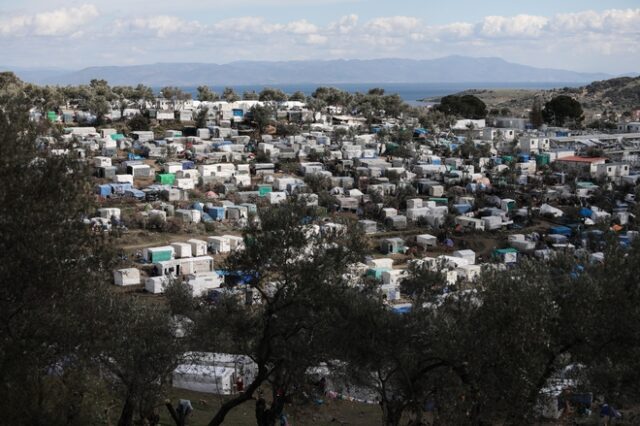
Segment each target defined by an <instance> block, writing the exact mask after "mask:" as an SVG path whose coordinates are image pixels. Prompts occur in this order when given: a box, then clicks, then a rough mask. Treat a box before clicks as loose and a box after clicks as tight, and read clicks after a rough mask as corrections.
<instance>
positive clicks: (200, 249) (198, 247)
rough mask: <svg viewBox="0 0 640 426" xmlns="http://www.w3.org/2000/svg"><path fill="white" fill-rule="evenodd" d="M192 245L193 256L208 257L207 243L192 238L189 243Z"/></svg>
mask: <svg viewBox="0 0 640 426" xmlns="http://www.w3.org/2000/svg"><path fill="white" fill-rule="evenodd" d="M187 243H189V244H190V245H191V254H192V255H193V256H206V254H207V242H206V241H203V240H198V239H195V238H192V239H190V240H188V241H187Z"/></svg>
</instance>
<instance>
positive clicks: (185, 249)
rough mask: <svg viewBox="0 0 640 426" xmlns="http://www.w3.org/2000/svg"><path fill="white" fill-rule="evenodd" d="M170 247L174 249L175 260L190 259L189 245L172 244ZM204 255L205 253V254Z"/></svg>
mask: <svg viewBox="0 0 640 426" xmlns="http://www.w3.org/2000/svg"><path fill="white" fill-rule="evenodd" d="M171 247H173V248H174V250H175V253H176V258H179V259H180V258H184V257H191V256H192V254H191V244H189V243H172V244H171ZM205 254H206V253H205Z"/></svg>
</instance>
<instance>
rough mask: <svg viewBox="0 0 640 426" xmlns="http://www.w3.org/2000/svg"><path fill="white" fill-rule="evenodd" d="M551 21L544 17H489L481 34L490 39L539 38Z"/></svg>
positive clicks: (485, 20) (485, 19) (483, 25)
mask: <svg viewBox="0 0 640 426" xmlns="http://www.w3.org/2000/svg"><path fill="white" fill-rule="evenodd" d="M548 22H549V20H548V19H547V18H545V17H544V16H534V15H517V16H510V17H505V16H487V17H485V18H484V21H483V22H482V25H481V30H480V31H481V34H482V35H484V36H488V37H538V36H540V35H541V34H542V32H543V30H544V28H545V27H546V25H547V23H548Z"/></svg>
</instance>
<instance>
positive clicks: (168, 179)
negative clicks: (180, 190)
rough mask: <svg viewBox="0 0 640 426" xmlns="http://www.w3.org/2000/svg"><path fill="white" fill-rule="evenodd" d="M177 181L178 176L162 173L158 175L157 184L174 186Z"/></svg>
mask: <svg viewBox="0 0 640 426" xmlns="http://www.w3.org/2000/svg"><path fill="white" fill-rule="evenodd" d="M175 181H176V175H175V174H173V173H161V174H158V175H156V182H158V183H160V184H162V185H173V184H174V183H175Z"/></svg>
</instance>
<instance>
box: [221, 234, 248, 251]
mask: <svg viewBox="0 0 640 426" xmlns="http://www.w3.org/2000/svg"><path fill="white" fill-rule="evenodd" d="M223 237H225V238H226V239H227V240H228V241H229V246H230V247H231V250H243V249H244V238H242V237H238V236H236V235H223Z"/></svg>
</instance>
